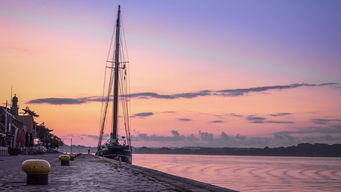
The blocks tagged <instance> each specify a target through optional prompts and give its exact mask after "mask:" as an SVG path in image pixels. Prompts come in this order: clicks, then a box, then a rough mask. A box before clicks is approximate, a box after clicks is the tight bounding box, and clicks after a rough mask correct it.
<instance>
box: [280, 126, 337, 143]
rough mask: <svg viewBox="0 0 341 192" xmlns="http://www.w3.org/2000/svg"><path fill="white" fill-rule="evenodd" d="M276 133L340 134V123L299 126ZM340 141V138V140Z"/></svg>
mask: <svg viewBox="0 0 341 192" xmlns="http://www.w3.org/2000/svg"><path fill="white" fill-rule="evenodd" d="M277 134H286V135H291V134H341V124H340V125H331V126H312V127H305V128H300V129H297V130H293V131H281V132H278V133H277ZM340 141H341V140H340Z"/></svg>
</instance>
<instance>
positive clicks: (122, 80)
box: [120, 51, 130, 145]
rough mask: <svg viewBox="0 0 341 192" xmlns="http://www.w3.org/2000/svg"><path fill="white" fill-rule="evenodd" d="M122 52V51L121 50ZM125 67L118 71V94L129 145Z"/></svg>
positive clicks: (122, 56) (122, 57)
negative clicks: (119, 74) (119, 92)
mask: <svg viewBox="0 0 341 192" xmlns="http://www.w3.org/2000/svg"><path fill="white" fill-rule="evenodd" d="M122 53H123V51H122ZM120 57H121V59H122V60H124V59H125V57H124V54H122V55H120ZM125 71H126V69H123V70H122V71H120V73H121V76H120V91H121V95H120V100H121V104H122V112H123V118H124V129H125V133H126V134H125V135H126V141H127V142H128V145H130V142H129V134H128V133H129V131H128V126H129V123H128V122H129V117H128V113H127V112H128V109H127V105H126V103H127V101H128V100H127V97H126V94H127V89H126V85H127V83H126V82H127V81H126V78H125V76H124V73H125Z"/></svg>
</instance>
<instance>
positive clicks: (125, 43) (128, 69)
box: [122, 21, 131, 142]
mask: <svg viewBox="0 0 341 192" xmlns="http://www.w3.org/2000/svg"><path fill="white" fill-rule="evenodd" d="M123 22H124V21H123ZM122 31H123V35H122V36H123V41H124V43H123V45H124V47H125V50H126V54H127V61H130V59H129V54H128V47H127V41H126V36H125V28H124V25H122ZM127 71H128V74H127V82H128V83H127V92H128V93H130V90H131V89H130V88H131V84H130V83H131V81H130V64H129V63H128V65H127ZM127 108H128V109H129V110H128V115H129V116H130V115H131V114H130V108H131V104H130V102H129V103H127ZM128 121H129V125H128V131H129V136H130V126H131V125H130V120H128ZM130 142H131V141H130Z"/></svg>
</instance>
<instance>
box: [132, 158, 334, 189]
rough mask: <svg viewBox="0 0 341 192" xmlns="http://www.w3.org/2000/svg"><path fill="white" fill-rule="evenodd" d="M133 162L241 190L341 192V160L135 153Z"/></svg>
mask: <svg viewBox="0 0 341 192" xmlns="http://www.w3.org/2000/svg"><path fill="white" fill-rule="evenodd" d="M133 159H134V162H133V163H134V164H136V165H139V166H143V167H148V168H152V169H156V170H159V171H163V172H167V173H170V174H173V175H178V176H182V177H187V178H191V179H194V180H199V181H202V182H206V183H210V184H214V185H217V186H221V187H226V188H230V189H235V190H240V191H302V192H304V191H309V192H311V191H341V158H325V157H268V156H261V157H260V156H210V155H159V154H134V157H133Z"/></svg>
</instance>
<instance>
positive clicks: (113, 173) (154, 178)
mask: <svg viewBox="0 0 341 192" xmlns="http://www.w3.org/2000/svg"><path fill="white" fill-rule="evenodd" d="M59 155H60V154H45V155H19V156H6V157H0V169H1V170H2V171H1V172H0V191H8V192H9V191H16V192H21V191H22V192H27V191H96V192H106V191H169V192H171V191H172V192H175V191H176V192H190V191H194V192H196V191H198V192H204V191H212V192H213V191H214V192H233V190H229V189H226V188H222V187H218V186H214V185H210V184H207V183H202V182H199V181H194V180H191V179H187V178H182V177H178V176H174V175H170V174H167V173H163V172H160V171H156V170H152V169H148V168H144V167H140V166H135V165H130V164H126V163H123V162H118V161H115V160H111V159H107V158H103V157H97V156H94V155H88V154H82V155H80V156H78V157H77V158H76V159H75V160H74V161H71V162H70V166H61V165H60V161H59V160H58V156H59ZM26 159H45V160H47V161H49V163H50V164H51V171H50V173H49V184H48V185H26V174H25V173H24V172H23V171H21V162H22V161H24V160H26Z"/></svg>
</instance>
